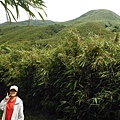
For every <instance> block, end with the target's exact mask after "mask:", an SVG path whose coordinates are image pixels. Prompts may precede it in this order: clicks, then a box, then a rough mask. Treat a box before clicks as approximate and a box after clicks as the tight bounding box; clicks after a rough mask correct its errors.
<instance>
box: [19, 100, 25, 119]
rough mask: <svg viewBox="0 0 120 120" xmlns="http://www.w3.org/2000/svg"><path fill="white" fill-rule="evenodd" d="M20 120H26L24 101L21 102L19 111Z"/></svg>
mask: <svg viewBox="0 0 120 120" xmlns="http://www.w3.org/2000/svg"><path fill="white" fill-rule="evenodd" d="M18 120H24V113H23V101H21V102H20V109H19V111H18Z"/></svg>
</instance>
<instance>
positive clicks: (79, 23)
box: [0, 9, 120, 43]
mask: <svg viewBox="0 0 120 120" xmlns="http://www.w3.org/2000/svg"><path fill="white" fill-rule="evenodd" d="M74 28H76V29H77V30H78V32H79V33H80V34H81V35H82V36H83V37H87V35H88V34H89V33H90V32H93V34H96V35H101V36H107V35H108V36H109V38H111V35H112V38H113V37H114V36H113V35H114V34H113V32H116V31H120V16H119V15H117V14H116V13H114V12H112V11H109V10H105V9H99V10H91V11H88V12H87V13H85V14H83V15H81V16H80V17H78V18H76V19H73V20H70V21H66V22H54V21H50V20H45V21H41V20H36V21H35V20H30V21H22V22H15V23H3V24H1V25H0V43H3V42H6V41H10V42H17V41H20V42H22V41H25V40H28V41H35V40H41V39H42V41H43V40H45V39H47V41H49V39H50V40H54V39H55V38H56V39H59V38H60V37H61V36H66V33H67V32H68V31H70V30H72V29H74Z"/></svg>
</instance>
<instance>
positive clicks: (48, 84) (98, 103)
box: [0, 29, 120, 120]
mask: <svg viewBox="0 0 120 120" xmlns="http://www.w3.org/2000/svg"><path fill="white" fill-rule="evenodd" d="M55 44H56V43H55ZM119 71H120V44H119V41H117V43H116V42H114V40H107V39H103V38H101V36H98V35H93V36H92V37H91V36H89V37H87V38H86V39H82V38H81V35H80V34H79V31H78V30H77V29H73V30H71V31H68V33H67V36H64V37H62V41H61V42H60V43H59V44H57V46H56V47H52V45H51V47H45V46H44V47H41V48H39V49H38V48H37V47H31V48H30V49H17V48H12V47H10V46H7V45H1V47H0V81H1V82H2V84H4V85H6V86H10V85H12V84H17V85H18V86H19V90H20V91H19V95H20V96H21V98H22V99H23V101H24V105H25V111H28V110H29V112H31V113H33V111H39V112H40V113H42V112H43V113H47V116H50V115H55V116H57V119H63V120H68V119H69V120H90V119H92V120H96V119H97V120H101V119H106V120H113V119H115V120H119V119H120V116H119V108H118V107H117V106H119V101H120V99H119V97H120V94H119V93H120V89H119V82H120V72H119ZM3 89H4V88H3ZM36 119H37V118H36Z"/></svg>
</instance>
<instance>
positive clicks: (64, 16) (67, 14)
mask: <svg viewBox="0 0 120 120" xmlns="http://www.w3.org/2000/svg"><path fill="white" fill-rule="evenodd" d="M44 2H45V5H46V6H47V8H46V9H45V11H46V13H47V17H45V16H44V15H43V17H44V19H47V20H52V21H58V22H62V21H68V20H72V19H75V18H77V17H80V16H81V15H82V14H84V13H86V12H88V11H90V10H95V9H108V10H111V11H113V12H115V13H117V14H118V15H120V6H119V3H120V2H119V0H74V1H73V0H44ZM14 14H15V13H14ZM27 19H28V16H27V14H26V12H25V11H24V10H22V9H20V18H19V19H18V21H23V20H27ZM37 19H40V17H37ZM6 21H7V20H6V14H5V11H4V9H3V7H2V6H1V5H0V23H3V22H6Z"/></svg>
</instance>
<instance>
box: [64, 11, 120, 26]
mask: <svg viewBox="0 0 120 120" xmlns="http://www.w3.org/2000/svg"><path fill="white" fill-rule="evenodd" d="M76 22H82V23H83V22H112V23H117V24H119V23H120V16H119V15H117V14H116V13H114V12H112V11H110V10H106V9H98V10H91V11H88V12H86V13H85V14H83V15H81V16H80V17H78V18H75V19H73V20H70V21H66V22H63V24H67V25H70V24H73V23H76Z"/></svg>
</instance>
